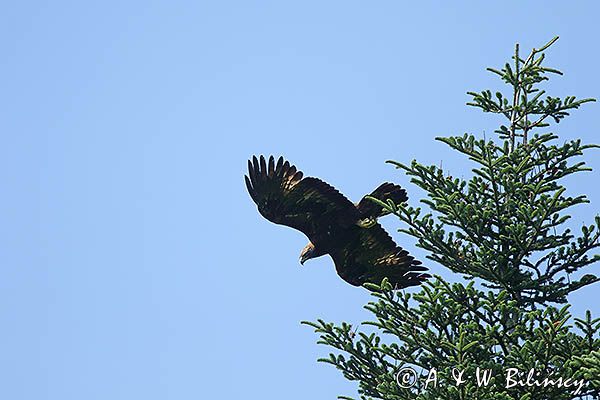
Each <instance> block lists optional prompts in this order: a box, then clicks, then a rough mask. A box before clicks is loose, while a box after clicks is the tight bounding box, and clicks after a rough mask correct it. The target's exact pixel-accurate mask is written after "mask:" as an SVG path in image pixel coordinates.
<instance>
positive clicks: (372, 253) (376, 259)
mask: <svg viewBox="0 0 600 400" xmlns="http://www.w3.org/2000/svg"><path fill="white" fill-rule="evenodd" d="M329 254H330V255H331V258H332V259H333V261H334V263H335V267H336V270H337V273H338V275H340V277H342V279H344V280H345V281H346V282H348V283H350V284H352V285H355V286H360V285H362V284H364V283H365V282H371V283H376V284H380V283H381V281H382V279H383V278H388V280H389V281H390V283H391V284H392V286H394V287H396V288H398V289H400V288H404V287H408V286H414V285H419V284H421V283H422V282H423V281H424V280H425V279H427V278H428V277H429V275H427V274H425V273H423V272H424V271H426V270H427V268H425V267H423V266H422V265H421V262H420V261H417V260H415V258H414V257H413V256H411V255H410V254H408V252H407V251H406V250H404V249H403V248H402V247H400V246H398V245H396V243H394V241H393V240H392V238H391V237H390V236H389V235H388V233H387V232H386V231H385V230H384V229H383V227H382V226H381V225H380V224H375V225H373V226H371V227H370V228H358V227H357V228H356V229H354V232H353V237H352V238H351V239H350V240H348V241H346V242H345V243H343V244H342V245H341V246H340V247H339V248H337V249H334V250H333V251H330V253H329Z"/></svg>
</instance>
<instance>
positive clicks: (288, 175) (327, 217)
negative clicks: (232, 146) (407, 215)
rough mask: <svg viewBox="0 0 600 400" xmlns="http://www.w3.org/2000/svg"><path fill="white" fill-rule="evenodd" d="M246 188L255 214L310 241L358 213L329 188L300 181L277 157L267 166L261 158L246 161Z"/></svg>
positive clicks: (297, 173)
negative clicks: (295, 230)
mask: <svg viewBox="0 0 600 400" xmlns="http://www.w3.org/2000/svg"><path fill="white" fill-rule="evenodd" d="M248 175H249V176H245V177H244V178H245V180H246V187H247V188H248V192H249V193H250V196H251V197H252V200H254V202H255V203H256V205H257V206H258V211H259V212H260V213H261V215H262V216H263V217H265V218H266V219H268V220H269V221H271V222H274V223H276V224H281V225H287V226H290V227H292V228H295V229H298V230H299V231H301V232H303V233H304V234H305V235H306V236H308V238H309V239H311V241H313V242H314V239H315V238H318V235H321V234H324V233H326V232H327V231H328V230H330V229H331V226H333V225H339V226H344V227H346V226H350V225H352V224H354V223H355V222H356V221H357V220H358V218H359V213H358V210H357V209H356V206H354V204H352V202H351V201H350V200H348V199H347V198H346V197H344V195H342V194H341V193H340V192H338V191H337V190H336V189H335V188H333V187H332V186H331V185H329V184H327V183H325V182H323V181H321V180H319V179H316V178H302V176H303V175H302V172H300V171H298V170H297V169H296V167H295V166H293V165H290V163H289V162H288V161H284V160H283V157H280V158H279V159H278V160H277V163H275V159H274V158H273V156H271V157H269V161H268V163H267V162H266V161H265V158H264V157H263V156H260V159H257V158H256V156H254V157H252V161H250V160H249V161H248Z"/></svg>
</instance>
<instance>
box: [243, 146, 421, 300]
mask: <svg viewBox="0 0 600 400" xmlns="http://www.w3.org/2000/svg"><path fill="white" fill-rule="evenodd" d="M244 178H245V180H246V187H247V188H248V192H249V193H250V196H251V197H252V200H254V202H255V203H256V205H257V206H258V211H259V212H260V214H261V215H262V216H263V217H265V218H266V219H268V220H269V221H271V222H274V223H276V224H281V225H287V226H290V227H292V228H294V229H297V230H299V231H301V232H303V233H304V234H305V235H306V236H307V237H308V239H309V240H310V243H309V244H308V245H307V246H306V247H305V248H304V250H302V253H301V257H300V262H301V263H302V264H304V262H305V261H306V260H308V259H311V258H315V257H319V256H322V255H324V254H329V255H330V256H331V258H332V259H333V262H334V263H335V268H336V270H337V273H338V275H339V276H340V277H342V278H343V279H344V280H345V281H346V282H348V283H350V284H352V285H355V286H360V285H362V284H364V283H366V282H371V283H376V284H380V283H381V280H382V279H383V278H384V277H385V278H388V280H389V282H390V283H391V284H392V285H393V286H394V287H396V288H398V289H399V288H403V287H407V286H413V285H418V284H420V283H421V282H423V281H424V280H425V279H426V278H428V277H429V275H427V274H425V273H423V271H426V270H427V269H426V268H425V267H423V266H421V262H420V261H417V260H415V259H414V257H412V256H411V255H409V254H408V252H407V251H406V250H404V249H402V248H401V247H399V246H397V245H396V243H394V241H393V240H392V238H391V237H390V236H389V235H388V234H387V232H386V231H385V230H384V229H383V228H382V227H381V225H380V224H379V223H377V218H378V217H381V216H382V215H383V214H384V212H383V209H382V208H381V207H380V206H379V205H377V204H375V203H374V202H372V201H370V200H368V199H366V198H363V199H362V200H361V201H360V202H358V204H353V203H352V202H351V201H350V200H348V199H347V198H346V197H345V196H344V195H342V194H341V193H340V192H338V191H337V190H336V189H335V188H333V187H332V186H331V185H329V184H327V183H325V182H323V181H321V180H319V179H317V178H310V177H306V178H303V174H302V172H300V171H298V170H297V169H296V167H295V166H293V165H290V163H289V162H288V161H284V159H283V157H280V158H279V159H278V160H277V162H275V159H274V158H273V156H271V157H269V160H268V162H267V161H266V160H265V158H264V157H263V156H260V158H257V157H256V156H254V157H253V158H252V160H249V161H248V176H245V177H244ZM370 196H372V197H375V198H377V199H379V200H382V201H387V200H392V201H394V202H395V203H396V204H399V203H403V202H405V201H406V200H407V199H408V197H407V196H406V191H405V190H404V189H402V188H400V187H399V186H397V185H394V184H392V183H383V184H382V185H380V186H379V187H378V188H377V189H375V190H374V191H373V193H371V194H370Z"/></svg>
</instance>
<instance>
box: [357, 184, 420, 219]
mask: <svg viewBox="0 0 600 400" xmlns="http://www.w3.org/2000/svg"><path fill="white" fill-rule="evenodd" d="M369 196H371V197H374V198H376V199H378V200H381V201H383V202H386V203H387V202H388V200H392V201H393V202H394V204H400V203H404V202H405V201H407V200H408V196H407V195H406V190H404V189H402V188H401V187H400V186H398V185H395V184H393V183H389V182H385V183H382V184H381V185H379V187H378V188H377V189H375V190H373V193H371V194H369ZM356 207H357V208H358V211H359V212H360V215H361V218H362V219H377V218H379V217H382V216H384V215H386V214H387V212H386V211H385V210H384V209H383V208H382V207H381V206H380V205H379V204H377V203H375V202H374V201H372V200H369V199H367V198H366V197H363V198H362V200H361V201H360V202H359V203H358V205H357V206H356Z"/></svg>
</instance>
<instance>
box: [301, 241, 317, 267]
mask: <svg viewBox="0 0 600 400" xmlns="http://www.w3.org/2000/svg"><path fill="white" fill-rule="evenodd" d="M314 254H315V245H314V244H312V243H311V242H308V244H307V245H306V246H305V247H304V248H303V249H302V252H301V253H300V264H302V265H304V263H305V262H306V260H310V259H311V258H313V257H314Z"/></svg>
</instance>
